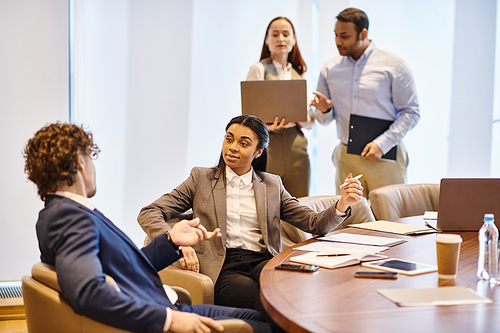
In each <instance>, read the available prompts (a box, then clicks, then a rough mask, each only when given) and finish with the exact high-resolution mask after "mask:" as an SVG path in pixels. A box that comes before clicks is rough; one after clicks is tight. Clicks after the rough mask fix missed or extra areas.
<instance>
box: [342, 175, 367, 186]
mask: <svg viewBox="0 0 500 333" xmlns="http://www.w3.org/2000/svg"><path fill="white" fill-rule="evenodd" d="M361 177H363V174H359V175H357V176H356V177H352V179H359V178H361ZM346 185H349V182H345V183H344V184H342V185H340V187H344V186H346Z"/></svg>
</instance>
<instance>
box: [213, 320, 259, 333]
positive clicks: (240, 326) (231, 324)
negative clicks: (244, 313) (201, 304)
mask: <svg viewBox="0 0 500 333" xmlns="http://www.w3.org/2000/svg"><path fill="white" fill-rule="evenodd" d="M217 322H218V323H219V324H221V325H222V326H224V333H253V328H252V326H250V324H249V323H247V322H244V321H243V320H241V319H222V320H217ZM215 332H218V331H216V330H214V329H212V333H215Z"/></svg>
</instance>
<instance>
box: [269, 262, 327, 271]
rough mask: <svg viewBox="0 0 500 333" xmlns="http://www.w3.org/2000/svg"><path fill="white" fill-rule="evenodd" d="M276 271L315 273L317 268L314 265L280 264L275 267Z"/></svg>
mask: <svg viewBox="0 0 500 333" xmlns="http://www.w3.org/2000/svg"><path fill="white" fill-rule="evenodd" d="M274 268H276V269H286V270H289V271H299V272H316V271H317V270H318V268H319V266H315V265H291V264H281V265H278V266H276V267H274Z"/></svg>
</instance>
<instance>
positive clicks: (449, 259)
mask: <svg viewBox="0 0 500 333" xmlns="http://www.w3.org/2000/svg"><path fill="white" fill-rule="evenodd" d="M460 243H462V237H460V235H452V234H437V235H436V252H437V263H438V276H439V278H440V279H455V278H456V277H457V268H458V257H459V254H460Z"/></svg>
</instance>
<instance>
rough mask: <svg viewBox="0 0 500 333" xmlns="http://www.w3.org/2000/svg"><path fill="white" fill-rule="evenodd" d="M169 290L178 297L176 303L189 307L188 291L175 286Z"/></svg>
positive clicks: (189, 296)
mask: <svg viewBox="0 0 500 333" xmlns="http://www.w3.org/2000/svg"><path fill="white" fill-rule="evenodd" d="M170 288H172V289H173V290H174V291H175V292H176V293H177V296H178V297H179V298H178V299H177V302H179V303H183V304H187V305H191V294H190V293H189V291H187V290H186V289H184V288H182V287H177V286H171V287H170Z"/></svg>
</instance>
